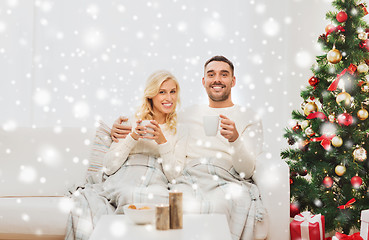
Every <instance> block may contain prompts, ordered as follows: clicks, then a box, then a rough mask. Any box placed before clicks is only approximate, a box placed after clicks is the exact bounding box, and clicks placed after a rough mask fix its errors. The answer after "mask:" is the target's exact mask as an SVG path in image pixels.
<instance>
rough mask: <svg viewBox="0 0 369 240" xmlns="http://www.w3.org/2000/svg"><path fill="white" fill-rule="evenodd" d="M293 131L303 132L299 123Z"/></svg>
mask: <svg viewBox="0 0 369 240" xmlns="http://www.w3.org/2000/svg"><path fill="white" fill-rule="evenodd" d="M292 130H293V131H294V132H301V125H299V124H298V123H296V125H295V126H293V128H292Z"/></svg>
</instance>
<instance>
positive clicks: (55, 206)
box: [0, 197, 71, 235]
mask: <svg viewBox="0 0 369 240" xmlns="http://www.w3.org/2000/svg"><path fill="white" fill-rule="evenodd" d="M70 207H71V199H69V198H67V197H23V198H22V197H12V198H0V233H5V234H18V233H22V234H35V235H64V234H65V230H66V225H67V219H68V213H69V210H70Z"/></svg>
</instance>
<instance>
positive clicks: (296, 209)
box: [290, 202, 300, 218]
mask: <svg viewBox="0 0 369 240" xmlns="http://www.w3.org/2000/svg"><path fill="white" fill-rule="evenodd" d="M299 213H300V206H299V204H298V203H296V202H293V203H290V217H291V218H294V217H295V216H296V215H297V214H299Z"/></svg>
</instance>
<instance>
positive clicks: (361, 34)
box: [357, 32, 368, 41]
mask: <svg viewBox="0 0 369 240" xmlns="http://www.w3.org/2000/svg"><path fill="white" fill-rule="evenodd" d="M357 37H358V38H359V39H360V40H362V41H365V40H367V39H368V34H367V33H366V32H360V33H359V34H358V35H357Z"/></svg>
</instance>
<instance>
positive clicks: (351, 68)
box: [328, 63, 356, 91]
mask: <svg viewBox="0 0 369 240" xmlns="http://www.w3.org/2000/svg"><path fill="white" fill-rule="evenodd" d="M355 71H356V66H355V65H354V64H352V63H351V64H350V66H349V67H348V68H345V69H343V70H342V72H341V73H340V74H337V77H336V79H335V80H334V81H333V82H332V83H331V85H329V87H328V91H335V90H336V89H337V86H338V83H339V82H340V79H341V77H342V76H343V75H345V74H346V72H348V73H349V74H351V75H353V74H354V73H355Z"/></svg>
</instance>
